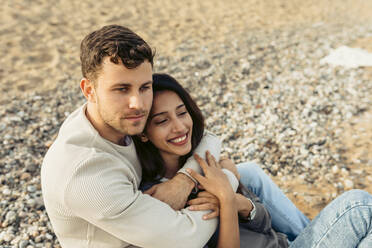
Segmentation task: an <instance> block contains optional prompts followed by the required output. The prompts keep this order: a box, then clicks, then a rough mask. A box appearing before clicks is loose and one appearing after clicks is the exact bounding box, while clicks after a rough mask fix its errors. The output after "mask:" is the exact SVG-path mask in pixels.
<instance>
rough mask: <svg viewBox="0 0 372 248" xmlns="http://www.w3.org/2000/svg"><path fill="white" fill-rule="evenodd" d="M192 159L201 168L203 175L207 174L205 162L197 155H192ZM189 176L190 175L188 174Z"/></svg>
mask: <svg viewBox="0 0 372 248" xmlns="http://www.w3.org/2000/svg"><path fill="white" fill-rule="evenodd" d="M194 158H195V160H196V162H198V163H199V165H200V167H201V168H202V170H203V172H204V175H205V174H206V173H207V171H208V164H207V162H205V161H204V159H202V158H201V157H200V156H199V155H198V154H196V153H195V154H194ZM190 175H191V174H190Z"/></svg>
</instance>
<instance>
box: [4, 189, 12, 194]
mask: <svg viewBox="0 0 372 248" xmlns="http://www.w3.org/2000/svg"><path fill="white" fill-rule="evenodd" d="M11 193H12V191H11V190H10V189H8V188H6V189H4V190H3V195H10V194H11Z"/></svg>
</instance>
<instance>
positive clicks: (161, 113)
mask: <svg viewBox="0 0 372 248" xmlns="http://www.w3.org/2000/svg"><path fill="white" fill-rule="evenodd" d="M166 113H167V112H166V111H164V112H160V113H156V114H153V115H152V116H151V117H150V118H151V119H152V118H154V117H156V116H158V115H163V114H166Z"/></svg>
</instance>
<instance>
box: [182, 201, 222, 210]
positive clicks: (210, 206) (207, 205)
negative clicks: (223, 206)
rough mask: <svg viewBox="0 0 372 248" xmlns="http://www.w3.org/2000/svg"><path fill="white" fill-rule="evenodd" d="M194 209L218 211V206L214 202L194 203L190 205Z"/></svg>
mask: <svg viewBox="0 0 372 248" xmlns="http://www.w3.org/2000/svg"><path fill="white" fill-rule="evenodd" d="M189 209H190V210H192V211H203V210H212V211H217V209H218V206H217V205H215V204H213V203H203V204H199V205H192V206H190V207H189Z"/></svg>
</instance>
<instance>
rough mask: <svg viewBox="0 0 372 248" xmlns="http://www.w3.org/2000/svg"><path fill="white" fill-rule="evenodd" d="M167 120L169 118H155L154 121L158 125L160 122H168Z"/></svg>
mask: <svg viewBox="0 0 372 248" xmlns="http://www.w3.org/2000/svg"><path fill="white" fill-rule="evenodd" d="M167 121H168V119H160V120H155V121H154V123H155V124H156V125H160V124H163V123H166V122H167Z"/></svg>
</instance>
